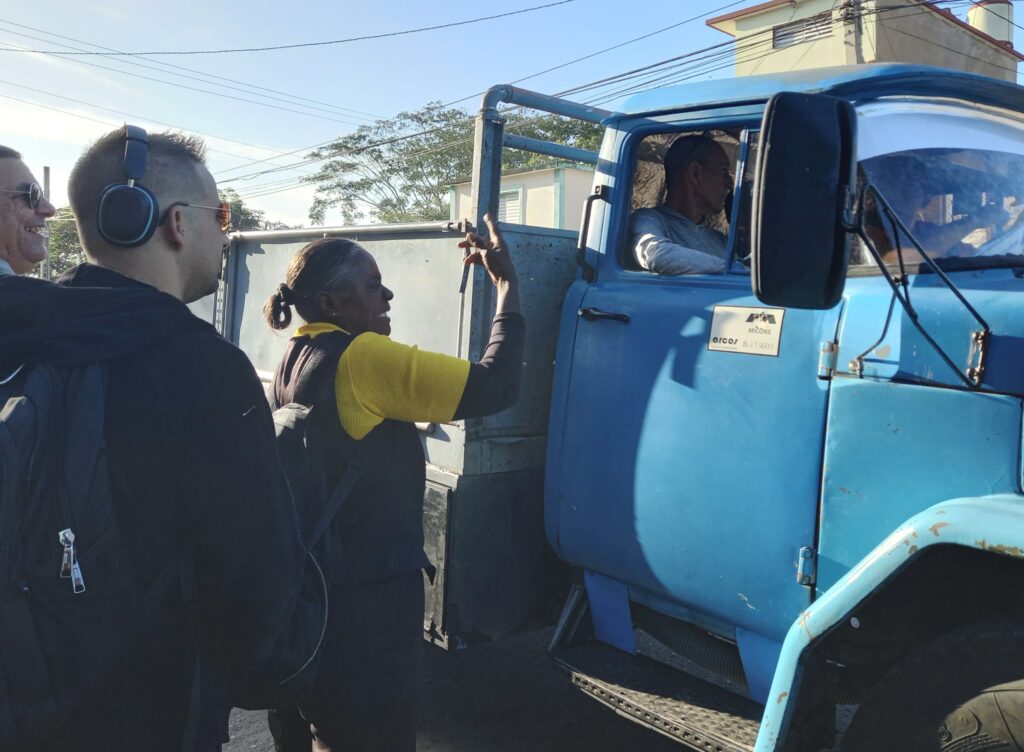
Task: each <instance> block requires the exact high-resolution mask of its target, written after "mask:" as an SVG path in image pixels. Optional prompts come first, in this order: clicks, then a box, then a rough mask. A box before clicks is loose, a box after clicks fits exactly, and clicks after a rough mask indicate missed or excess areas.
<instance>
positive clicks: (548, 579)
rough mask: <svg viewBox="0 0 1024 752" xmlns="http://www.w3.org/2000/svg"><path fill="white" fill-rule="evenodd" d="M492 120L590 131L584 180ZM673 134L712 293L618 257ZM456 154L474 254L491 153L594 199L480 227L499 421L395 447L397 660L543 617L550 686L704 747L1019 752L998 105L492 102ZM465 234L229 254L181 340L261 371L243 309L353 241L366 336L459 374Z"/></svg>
mask: <svg viewBox="0 0 1024 752" xmlns="http://www.w3.org/2000/svg"><path fill="white" fill-rule="evenodd" d="M501 103H507V104H512V105H519V106H523V107H528V108H534V109H539V110H544V111H547V112H552V113H556V114H560V115H564V116H567V117H578V118H582V119H584V120H589V121H592V122H599V123H601V124H602V125H603V126H604V128H605V136H604V140H603V144H602V146H601V150H600V153H599V154H592V153H586V152H582V151H580V150H578V149H572V148H568V147H564V146H559V145H553V144H544V143H540V142H535V141H531V140H530V139H524V138H521V137H518V136H514V135H511V134H506V133H504V131H503V118H502V115H501V110H500V107H499V105H500V104H501ZM684 134H701V135H703V136H704V137H706V138H710V139H714V140H715V141H716V142H717V143H718V144H719V145H720V146H721V147H722V149H723V150H724V151H725V152H726V154H727V155H728V157H729V160H730V163H731V165H732V170H731V172H732V173H733V174H734V176H735V177H734V186H733V193H732V200H731V202H729V204H728V208H727V210H726V211H725V212H723V215H722V216H720V217H716V218H713V221H715V222H717V227H718V228H719V229H720V230H721V231H722V232H723V233H725V235H726V236H727V238H728V261H727V264H726V268H725V270H724V271H723V272H722V273H718V274H691V275H678V276H671V275H662V274H655V273H652V272H650V271H647V270H646V269H644V268H643V267H642V266H641V265H640V264H638V262H637V260H636V255H635V254H634V253H633V239H632V233H631V217H632V215H633V212H634V211H635V210H636V209H638V208H641V207H645V206H655V205H657V203H658V202H659V201H660V200H661V196H662V193H663V183H664V175H663V173H664V171H663V168H662V165H661V160H662V159H663V156H664V153H665V150H666V148H667V146H668V145H669V144H670V143H671V142H672V141H673V140H674V139H675V138H678V137H679V136H680V135H684ZM475 148H476V153H475V158H474V175H473V192H472V203H473V211H472V213H471V216H470V217H468V218H467V219H468V220H469V223H470V224H475V225H480V220H481V217H482V215H483V213H484V212H486V211H491V212H492V213H495V214H496V213H497V205H498V193H499V190H500V188H499V180H500V173H501V154H502V149H503V148H516V149H528V150H532V151H537V152H539V153H542V154H548V155H550V156H552V157H554V158H559V159H570V160H574V161H580V162H589V163H591V164H593V165H594V166H595V178H594V190H593V193H592V195H590V196H589V197H588V199H587V201H586V203H585V205H584V206H583V207H577V208H578V209H579V210H580V211H581V213H582V217H583V219H582V223H583V227H582V230H581V232H580V233H579V235H578V236H576V235H575V234H574V233H570V232H566V231H562V230H552V229H546V228H537V227H530V226H527V225H513V224H509V225H505V226H503V231H504V233H505V235H506V238H507V239H508V242H509V244H510V246H511V247H512V251H513V253H514V255H515V258H516V262H517V265H518V266H519V269H520V277H521V279H522V280H523V300H524V308H525V309H526V315H527V324H528V332H529V335H528V336H529V342H528V346H527V352H526V363H525V370H524V374H525V376H524V379H525V381H524V388H523V398H522V400H521V402H520V404H519V405H517V406H516V407H515V408H513V409H512V410H510V411H508V412H506V413H504V414H502V415H500V416H494V417H491V418H484V419H480V420H474V421H466V422H464V423H463V422H459V423H453V424H450V425H448V424H445V425H424V426H421V430H422V432H423V440H424V444H425V447H426V453H427V457H428V488H427V492H426V496H425V498H424V525H425V528H426V530H427V538H428V542H427V545H428V553H429V554H430V555H431V556H432V558H433V559H434V561H435V562H436V563H437V564H438V568H439V576H438V578H437V579H436V580H435V581H434V583H433V584H432V585H431V586H430V588H429V591H428V603H427V613H426V614H425V617H424V630H425V634H426V636H427V638H428V639H430V640H431V641H433V642H435V643H437V644H439V645H441V646H442V647H447V648H461V647H466V646H471V645H472V644H474V643H476V642H482V641H486V640H491V639H495V638H498V637H500V636H502V635H504V634H508V633H509V632H511V631H515V630H518V629H524V628H527V627H529V626H531V625H535V624H538V623H541V622H542V621H543V619H544V617H545V616H546V615H551V616H552V617H553V615H555V614H559V615H558V616H557V623H556V626H555V629H554V632H553V635H554V636H553V640H552V645H551V652H552V656H553V658H554V660H555V662H556V663H557V664H559V665H560V666H561V667H562V668H564V669H565V670H566V671H567V672H568V675H569V676H570V677H571V680H572V681H573V682H574V683H575V684H576V685H577V686H578V687H580V688H581V689H582V690H583V691H585V692H587V693H588V694H590V695H591V696H593V697H594V698H595V699H597V700H599V701H600V702H603V703H604V704H606V705H608V706H609V707H611V708H612V709H614V710H615V711H616V712H618V713H619V714H621V715H625V716H627V717H629V718H631V719H633V720H636V721H638V722H640V723H643V724H645V725H647V726H650V727H651V728H653V729H655V730H657V731H659V732H661V733H662V734H665V735H667V736H669V737H672V738H674V739H676V740H678V741H679V742H681V743H682V744H685V745H688V746H690V747H692V748H695V749H699V750H728V751H733V750H758V751H759V752H767V751H768V750H819V749H823V748H832V747H833V745H835V744H837V742H836V718H837V709H839V710H840V712H839V713H838V716H839V717H840V718H841V719H842V718H843V717H844V713H843V711H845V713H846V716H847V717H848V716H849V713H850V712H851V711H852V712H853V715H852V720H851V721H849V726H848V729H847V730H846V733H845V734H844V735H843V736H842V739H841V742H839V744H841V748H842V749H843V750H844V751H846V752H860V751H862V750H880V749H886V750H889V749H892V750H903V749H906V750H910V749H915V750H916V749H942V750H958V751H959V750H981V749H985V750H988V749H1000V750H1002V749H1024V747H1022V746H1021V745H1022V744H1024V731H1022V729H1024V694H1022V692H1024V613H1022V606H1021V605H1020V602H1019V601H1018V600H1017V595H1016V594H1019V593H1020V592H1021V590H1020V588H1021V585H1022V584H1024V495H1022V456H1021V455H1022V401H1021V400H1022V396H1024V317H1022V315H1021V313H1020V311H1021V305H1022V303H1024V220H1021V214H1022V211H1024V88H1021V87H1018V86H1015V85H1013V84H1009V83H1005V82H1002V81H996V80H992V79H988V78H984V77H980V76H976V75H972V74H966V73H959V72H955V71H949V70H941V69H934V68H923V67H913V66H902V65H882V66H856V67H846V68H836V69H822V70H814V71H802V72H794V73H791V74H786V75H779V76H755V77H749V78H743V79H735V80H727V81H709V82H703V83H697V84H693V85H688V86H683V87H669V88H664V89H660V90H655V91H651V92H648V93H644V94H640V95H637V96H635V97H633V98H632V99H629V100H628V101H626V102H625V104H624V105H623V106H622V107H621V109H620V110H619V111H616V112H606V111H602V110H599V109H596V108H593V107H586V106H583V105H579V104H575V103H572V102H567V101H564V100H559V99H555V98H552V97H547V96H543V95H539V94H534V93H531V92H527V91H523V90H520V89H516V88H514V87H509V86H502V87H495V88H493V89H492V90H491V91H489V92H488V93H487V95H486V96H485V98H484V103H483V107H482V109H481V111H480V114H479V115H478V117H477V127H476V144H475ZM1019 220H1021V221H1019ZM461 229H464V227H461V228H460V227H458V226H456V224H455V223H445V222H439V223H423V224H417V225H391V226H387V225H385V226H376V227H341V228H307V229H304V230H295V231H279V232H263V233H240V234H238V235H237V236H236V237H235V238H234V241H233V244H232V249H231V253H230V256H229V262H228V274H227V275H226V282H225V285H224V287H223V289H222V290H221V291H220V292H219V293H218V295H217V297H216V299H214V300H212V301H207V302H206V303H204V304H203V306H200V309H201V310H203V311H204V314H205V315H208V316H210V317H211V318H212V319H213V320H214V321H215V322H216V323H217V325H218V326H219V327H220V328H221V331H222V332H224V334H225V335H226V336H228V337H230V338H231V339H232V340H233V341H235V342H237V343H239V344H240V346H242V347H243V348H244V349H245V350H246V352H247V353H248V354H249V356H250V358H251V359H252V360H253V362H254V363H255V365H256V367H257V368H258V369H261V370H262V371H264V372H269V371H271V370H272V369H273V367H274V365H275V364H276V361H277V359H278V358H279V356H280V353H281V351H282V349H283V346H284V338H283V337H282V336H280V335H276V334H272V333H271V332H269V331H268V330H266V328H265V327H264V326H263V325H262V322H261V321H260V316H259V310H260V306H261V305H262V301H263V300H264V299H265V298H266V297H267V295H269V293H270V292H271V291H272V290H273V289H274V287H275V286H276V284H277V283H278V282H279V281H280V279H283V269H284V267H285V266H286V265H287V261H288V259H289V258H290V256H291V254H292V252H293V251H294V250H296V249H297V248H298V247H301V245H303V244H304V243H305V242H308V241H309V240H311V239H313V238H315V237H321V236H323V235H343V236H347V237H356V238H358V240H359V241H360V242H361V243H362V244H363V245H365V246H366V247H367V248H368V249H369V250H370V252H371V253H373V254H374V255H375V256H376V257H377V259H378V261H379V263H380V266H381V268H382V271H383V274H384V276H385V278H386V279H388V284H389V286H391V287H392V288H393V289H394V290H395V292H396V301H395V303H394V308H395V310H396V312H397V315H396V316H395V321H394V336H395V337H396V338H397V339H401V340H403V341H408V342H415V343H417V344H419V345H420V346H422V347H427V348H430V349H435V350H440V351H444V352H450V353H452V354H455V355H460V356H463V357H475V356H478V355H479V353H480V349H481V347H482V346H483V345H484V344H485V342H486V333H487V325H488V322H489V321H490V312H491V310H492V306H493V300H491V297H490V288H489V285H487V284H485V281H484V280H483V279H482V277H474V278H473V279H472V280H471V283H470V284H469V285H468V287H467V288H466V290H465V292H464V293H461V294H460V293H458V292H457V288H458V282H459V276H460V273H461V272H460V267H461V256H460V252H459V251H458V250H457V249H456V247H455V239H456V238H457V237H458V233H459V231H460V230H461ZM476 274H480V272H477V273H476ZM403 311H408V312H409V313H408V317H406V316H404V315H403ZM556 604H557V605H556ZM843 723H844V724H845V721H843Z"/></svg>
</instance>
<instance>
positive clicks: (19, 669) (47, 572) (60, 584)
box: [0, 365, 178, 749]
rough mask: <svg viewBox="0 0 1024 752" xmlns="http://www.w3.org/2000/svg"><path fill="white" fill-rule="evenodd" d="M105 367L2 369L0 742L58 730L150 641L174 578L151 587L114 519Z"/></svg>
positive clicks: (25, 744) (171, 567)
mask: <svg viewBox="0 0 1024 752" xmlns="http://www.w3.org/2000/svg"><path fill="white" fill-rule="evenodd" d="M104 381H105V378H104V370H103V368H102V367H101V366H98V365H92V366H85V367H80V368H55V367H51V366H44V365H35V366H30V367H29V366H26V367H21V368H19V369H17V370H16V371H15V372H14V373H10V374H0V748H3V749H22V748H30V747H32V746H34V745H38V744H41V743H43V742H45V741H46V740H47V739H48V738H50V737H51V736H53V735H54V734H55V733H56V732H58V731H59V730H60V729H61V727H62V726H63V725H64V724H65V723H66V722H67V721H68V720H69V719H70V718H71V716H72V715H73V713H74V712H75V711H76V710H78V708H79V707H80V706H81V705H83V704H84V701H85V699H86V698H88V697H95V696H100V695H101V694H102V692H103V691H104V688H105V687H106V686H107V684H108V683H109V682H110V681H112V680H113V679H115V678H116V677H117V676H118V675H120V674H121V673H123V671H124V669H125V667H126V666H127V665H128V664H129V662H130V661H131V660H132V658H133V656H135V655H137V654H139V651H140V650H142V649H143V647H144V644H143V641H144V639H145V637H146V636H147V635H148V634H149V633H150V627H151V625H152V623H153V620H154V619H155V618H156V612H157V608H158V606H159V605H160V603H161V600H162V598H163V596H165V595H166V594H167V593H168V592H170V589H171V588H173V587H176V586H177V583H178V569H177V566H176V563H175V562H169V563H168V564H167V566H166V567H165V568H164V570H163V571H162V572H161V573H160V574H159V575H158V577H157V578H156V580H155V581H154V582H151V583H147V584H146V586H145V587H143V585H142V584H140V583H139V581H138V580H137V578H136V576H135V567H134V566H133V564H132V560H131V558H130V556H129V553H128V549H127V547H126V544H125V541H124V539H123V537H122V534H121V532H120V530H119V529H118V527H117V524H116V523H115V520H114V517H113V509H112V505H111V492H110V481H109V475H108V472H107V452H106V443H105V441H104V438H103V425H104V420H103V416H104V393H105V384H104Z"/></svg>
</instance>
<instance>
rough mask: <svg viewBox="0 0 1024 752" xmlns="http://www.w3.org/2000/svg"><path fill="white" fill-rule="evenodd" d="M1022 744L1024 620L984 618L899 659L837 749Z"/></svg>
mask: <svg viewBox="0 0 1024 752" xmlns="http://www.w3.org/2000/svg"><path fill="white" fill-rule="evenodd" d="M879 750H902V751H903V752H918V751H919V750H920V751H921V752H926V751H927V752H933V751H934V752H939V751H940V750H941V752H982V751H984V752H995V751H996V750H998V751H999V752H1004V750H1009V751H1010V752H1017V751H1019V750H1024V624H1022V623H1021V622H1020V621H1019V620H1015V621H1004V620H999V621H989V622H981V623H978V624H974V625H971V626H969V627H965V628H962V629H958V630H956V631H954V632H950V633H949V634H947V635H944V636H943V637H940V638H938V639H936V640H934V641H932V642H930V643H928V644H926V645H924V646H923V647H921V648H919V649H918V650H916V651H915V652H913V653H911V654H910V655H908V656H907V657H906V658H904V659H903V660H901V661H900V662H899V663H897V664H896V665H895V666H894V667H893V668H891V669H890V670H889V671H888V673H886V674H885V675H884V676H883V677H882V678H881V680H880V681H879V682H878V684H876V685H875V686H874V687H873V688H872V689H871V690H870V691H869V692H868V694H867V696H866V697H865V698H864V702H863V704H862V705H861V706H860V709H859V710H858V711H857V713H856V715H854V717H853V721H852V723H851V724H850V728H849V729H848V730H847V733H846V734H845V737H844V739H843V744H842V752H878V751H879Z"/></svg>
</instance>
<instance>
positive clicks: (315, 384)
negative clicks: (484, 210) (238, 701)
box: [264, 217, 524, 752]
mask: <svg viewBox="0 0 1024 752" xmlns="http://www.w3.org/2000/svg"><path fill="white" fill-rule="evenodd" d="M486 222H487V228H488V233H489V235H490V240H489V241H484V240H482V239H481V238H479V237H477V236H476V235H472V234H471V235H469V236H467V239H466V240H465V241H463V243H461V244H460V245H461V246H463V247H467V246H472V247H475V248H476V250H475V252H473V253H472V254H471V255H470V256H469V257H468V258H467V263H470V264H483V266H484V268H485V269H486V270H487V273H488V274H489V276H490V279H491V282H492V283H493V284H494V287H495V288H496V290H497V310H496V312H495V315H494V320H493V323H492V327H491V337H490V341H489V343H488V345H487V347H486V349H485V351H484V354H483V358H482V359H481V360H480V361H479V362H477V363H472V362H469V361H466V360H461V359H459V358H455V357H451V356H449V355H442V354H440V353H434V352H424V351H422V350H419V349H417V348H416V347H415V346H409V345H404V344H399V343H398V342H395V341H393V340H391V339H390V337H389V335H390V334H391V318H390V311H391V303H392V300H393V298H394V294H393V293H392V292H391V290H389V289H388V288H387V287H386V286H385V285H384V281H383V280H382V279H381V273H380V270H379V269H378V268H377V264H376V262H375V261H374V258H373V256H371V255H370V254H369V253H368V252H367V251H366V250H365V249H363V248H362V247H360V246H359V245H357V244H355V243H353V242H352V241H349V240H344V239H341V238H326V239H322V240H317V241H315V242H313V243H310V244H309V245H307V246H306V247H305V248H303V249H302V250H301V251H299V253H298V254H297V255H296V256H295V258H293V259H292V262H291V264H290V266H289V268H288V272H287V275H286V279H285V282H284V283H283V284H281V285H280V286H279V288H278V290H277V291H276V292H275V293H274V294H273V295H272V296H271V297H270V299H269V300H268V301H267V303H266V306H265V307H264V314H265V316H266V318H267V322H268V323H269V325H270V326H271V327H273V328H274V329H284V328H286V327H288V326H289V325H290V324H291V322H292V311H293V309H294V311H295V312H296V313H298V315H299V317H300V318H302V320H303V321H304V322H305V323H304V324H303V325H302V326H300V327H299V328H298V329H297V330H296V331H295V333H294V334H293V336H292V338H291V340H290V342H289V343H288V349H287V350H286V352H285V355H284V359H283V360H282V362H281V364H280V366H279V367H278V369H277V373H276V374H275V377H274V385H273V395H272V400H271V401H272V403H276V404H277V405H284V404H287V403H293V402H294V403H299V404H302V405H306V406H310V407H312V408H313V410H312V412H311V413H310V414H311V416H312V415H315V414H319V415H320V420H321V424H320V425H321V426H322V433H320V435H321V436H326V437H328V438H329V439H330V441H329V442H328V443H329V445H330V446H329V448H328V449H327V451H326V452H325V454H326V456H325V458H324V460H325V461H324V465H325V467H326V468H327V474H328V478H327V488H328V489H330V488H334V487H335V485H336V484H337V483H338V481H339V479H341V478H342V477H343V475H344V473H345V471H346V468H347V467H348V463H349V462H350V461H351V459H352V457H353V456H355V455H356V454H357V453H358V454H360V455H361V456H362V457H364V458H365V469H364V470H363V472H362V474H361V476H360V477H359V479H358V481H357V482H356V485H355V487H354V489H353V491H352V492H351V494H350V495H349V497H348V498H347V499H346V501H345V503H344V505H343V506H342V507H341V509H340V511H339V512H338V513H337V514H336V516H335V518H334V520H333V523H332V525H331V528H330V531H329V532H328V534H327V535H326V536H324V538H325V539H326V540H325V545H324V547H323V548H321V549H320V555H321V556H323V557H324V558H325V559H326V561H325V564H326V566H325V567H324V568H325V570H326V572H327V574H328V578H329V581H330V583H331V589H330V603H331V609H330V617H329V622H328V631H327V636H326V641H325V646H324V649H323V654H322V661H321V664H320V670H319V675H318V679H317V684H316V687H315V690H314V692H313V693H312V694H311V696H309V697H307V698H304V699H302V700H301V701H300V703H299V704H300V708H301V717H300V715H299V712H298V711H297V710H296V709H294V708H291V709H282V710H279V711H277V712H272V713H271V714H270V719H269V720H270V726H271V731H272V733H273V734H274V737H275V740H276V743H277V749H278V750H282V751H283V752H300V751H301V752H308V750H309V749H310V741H311V740H310V731H311V726H312V733H313V743H314V747H313V748H314V749H316V750H318V752H325V751H327V750H335V751H336V752H342V751H344V752H413V750H415V748H416V706H417V693H418V671H419V663H420V653H421V650H422V645H423V608H424V593H423V571H427V572H428V575H429V576H431V578H432V577H433V567H432V565H431V563H430V561H429V560H428V559H427V556H426V554H425V553H424V551H423V524H422V518H423V494H424V491H425V466H424V455H423V448H422V446H421V443H420V438H419V435H418V432H417V429H416V427H415V425H414V422H417V421H421V422H434V423H446V422H449V421H453V420H460V419H463V418H472V417H476V416H483V415H490V414H493V413H497V412H499V411H501V410H503V409H505V408H506V407H508V406H510V405H511V404H512V403H513V402H514V401H515V400H516V397H517V396H518V391H519V380H520V371H521V366H522V359H523V333H524V322H523V317H522V316H521V315H520V313H519V292H518V282H517V279H516V272H515V268H514V266H513V264H512V259H511V258H510V256H509V251H508V248H507V247H506V246H505V244H504V242H503V241H502V238H501V234H500V233H499V231H498V228H497V226H496V225H495V223H494V222H492V221H491V219H490V217H487V218H486ZM406 315H409V316H416V315H417V312H416V311H410V312H408V313H407V314H406ZM303 719H305V720H303Z"/></svg>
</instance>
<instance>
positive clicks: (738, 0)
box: [441, 0, 747, 107]
mask: <svg viewBox="0 0 1024 752" xmlns="http://www.w3.org/2000/svg"><path fill="white" fill-rule="evenodd" d="M746 1H747V0H736V2H732V3H726V4H725V5H722V6H720V7H718V8H713V9H712V10H709V11H707V12H706V13H702V14H701V15H699V16H694V17H693V18H687V19H686V20H685V21H679V22H678V23H674V24H671V25H670V26H663V27H662V28H660V29H656V30H655V31H652V32H649V33H647V34H643V35H641V36H638V37H633V38H632V39H627V40H626V41H625V42H620V43H619V44H616V45H612V46H611V47H605V48H604V49H603V50H598V51H597V52H591V53H590V54H589V55H584V56H583V57H578V58H576V59H575V60H569V61H567V62H564V63H561V64H559V65H555V66H552V67H551V68H545V69H544V70H542V71H538V72H537V73H531V74H530V75H529V76H523V77H522V78H517V79H516V80H514V81H510V82H509V83H511V84H518V83H522V82H523V81H529V80H530V79H531V78H537V77H538V76H543V75H544V74H545V73H551V72H552V71H556V70H561V69H562V68H567V67H569V66H570V65H575V64H576V63H580V62H582V61H584V60H589V59H590V58H592V57H597V56H598V55H603V54H604V53H606V52H611V51H612V50H617V49H619V48H620V47H625V46H627V45H630V44H633V43H634V42H639V41H641V40H644V39H650V38H651V37H653V36H656V35H658V34H661V33H663V32H666V31H669V30H671V29H675V28H677V27H679V26H683V25H685V24H688V23H691V22H693V21H699V20H700V19H702V18H706V17H707V16H710V15H711V14H712V13H718V12H719V11H723V10H726V9H727V8H732V7H733V6H736V5H741V4H742V3H745V2H746ZM485 93H486V92H484V91H480V92H477V93H475V94H470V95H469V96H468V97H462V98H461V99H455V100H452V101H451V102H446V103H445V104H443V105H441V106H442V107H451V106H452V105H455V104H460V103H462V102H465V101H466V100H468V99H474V98H475V97H479V96H483V95H484V94H485Z"/></svg>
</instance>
